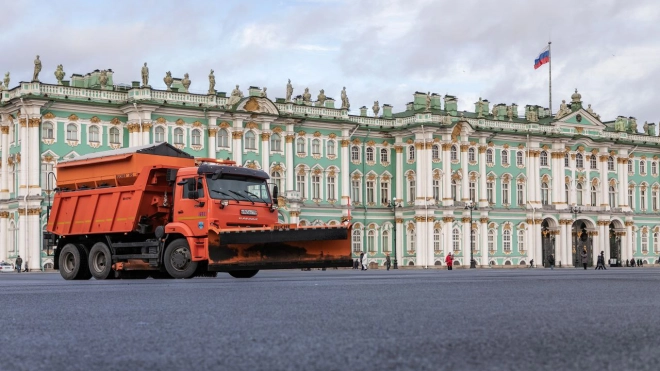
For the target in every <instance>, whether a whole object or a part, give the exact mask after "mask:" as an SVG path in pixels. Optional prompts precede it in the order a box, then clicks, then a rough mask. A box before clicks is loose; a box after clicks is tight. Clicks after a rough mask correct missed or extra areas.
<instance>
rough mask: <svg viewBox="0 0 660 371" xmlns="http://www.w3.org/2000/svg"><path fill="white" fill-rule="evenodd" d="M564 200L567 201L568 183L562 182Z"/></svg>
mask: <svg viewBox="0 0 660 371" xmlns="http://www.w3.org/2000/svg"><path fill="white" fill-rule="evenodd" d="M564 201H566V203H568V184H564Z"/></svg>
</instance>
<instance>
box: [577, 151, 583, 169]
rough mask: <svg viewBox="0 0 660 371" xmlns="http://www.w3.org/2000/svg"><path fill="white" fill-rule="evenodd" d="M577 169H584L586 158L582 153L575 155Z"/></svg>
mask: <svg viewBox="0 0 660 371" xmlns="http://www.w3.org/2000/svg"><path fill="white" fill-rule="evenodd" d="M575 167H576V168H578V169H583V168H584V156H582V154H581V153H578V154H576V155H575Z"/></svg>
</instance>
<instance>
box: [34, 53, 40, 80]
mask: <svg viewBox="0 0 660 371" xmlns="http://www.w3.org/2000/svg"><path fill="white" fill-rule="evenodd" d="M39 72H41V60H40V59H39V56H38V55H37V58H36V59H35V60H34V73H33V74H32V81H33V82H39Z"/></svg>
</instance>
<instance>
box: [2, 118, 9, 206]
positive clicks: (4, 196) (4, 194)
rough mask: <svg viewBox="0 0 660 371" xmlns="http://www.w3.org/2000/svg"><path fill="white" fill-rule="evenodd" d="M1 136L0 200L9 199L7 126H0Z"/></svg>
mask: <svg viewBox="0 0 660 371" xmlns="http://www.w3.org/2000/svg"><path fill="white" fill-rule="evenodd" d="M0 130H1V132H2V135H1V136H2V137H1V138H0V144H1V145H2V148H1V149H2V157H1V158H2V168H1V171H2V176H1V177H0V200H7V199H9V164H8V163H7V162H8V159H9V126H1V127H0Z"/></svg>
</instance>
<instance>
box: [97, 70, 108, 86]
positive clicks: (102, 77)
mask: <svg viewBox="0 0 660 371" xmlns="http://www.w3.org/2000/svg"><path fill="white" fill-rule="evenodd" d="M99 84H101V89H105V86H106V85H108V70H102V71H101V73H100V74H99Z"/></svg>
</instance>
